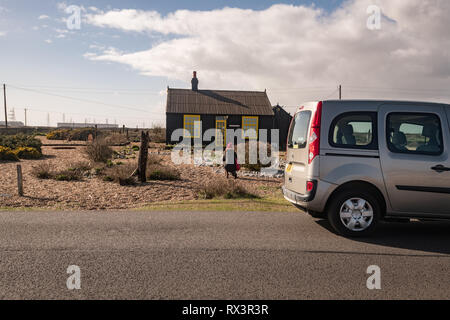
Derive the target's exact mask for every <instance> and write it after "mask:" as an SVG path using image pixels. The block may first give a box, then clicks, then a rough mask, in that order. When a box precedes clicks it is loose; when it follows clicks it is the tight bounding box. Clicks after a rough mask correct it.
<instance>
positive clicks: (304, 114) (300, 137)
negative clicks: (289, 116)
mask: <svg viewBox="0 0 450 320" xmlns="http://www.w3.org/2000/svg"><path fill="white" fill-rule="evenodd" d="M311 115H312V113H311V111H301V112H299V113H297V114H296V115H295V118H294V122H293V124H292V126H291V132H290V133H289V141H288V145H289V148H294V149H303V148H306V145H307V143H308V129H309V121H310V120H311Z"/></svg>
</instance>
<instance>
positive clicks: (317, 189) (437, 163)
mask: <svg viewBox="0 0 450 320" xmlns="http://www.w3.org/2000/svg"><path fill="white" fill-rule="evenodd" d="M449 127H450V105H447V104H437V103H422V102H405V101H356V100H348V101H346V100H337V101H335V100H333V101H319V102H310V103H306V104H304V105H303V106H302V107H300V108H299V109H298V111H297V113H296V114H295V116H294V119H293V120H292V124H291V128H290V130H289V136H288V150H287V166H286V178H285V179H286V180H285V184H284V186H283V193H284V196H285V198H286V199H287V200H288V201H290V202H292V203H293V204H294V205H295V206H297V207H298V208H300V209H303V210H305V211H307V212H308V213H309V214H311V215H312V216H313V217H327V218H328V220H329V222H330V224H331V225H332V227H333V229H335V230H336V232H337V233H339V234H341V235H344V236H349V237H354V236H363V235H367V234H369V233H370V232H372V231H373V230H374V229H375V227H376V225H377V224H378V222H379V221H380V220H386V221H389V220H395V221H398V220H408V219H411V218H416V219H450V158H449V151H450V129H449Z"/></svg>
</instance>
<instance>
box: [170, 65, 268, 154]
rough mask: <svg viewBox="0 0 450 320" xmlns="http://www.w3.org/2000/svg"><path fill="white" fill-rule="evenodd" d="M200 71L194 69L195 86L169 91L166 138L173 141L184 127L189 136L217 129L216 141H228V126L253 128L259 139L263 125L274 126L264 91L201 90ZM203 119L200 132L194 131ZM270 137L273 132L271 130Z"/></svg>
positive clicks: (192, 136) (193, 80)
mask: <svg viewBox="0 0 450 320" xmlns="http://www.w3.org/2000/svg"><path fill="white" fill-rule="evenodd" d="M198 84H199V81H198V79H197V73H196V72H194V77H193V79H192V89H172V88H169V89H168V92H167V106H166V142H167V143H168V144H170V143H178V142H179V141H173V140H172V139H171V138H172V133H173V132H174V131H175V130H176V129H179V128H184V129H185V130H186V131H187V132H188V133H189V136H188V137H184V138H191V139H193V138H198V137H200V136H203V134H204V133H205V131H206V130H208V129H215V130H216V138H217V137H220V139H216V140H215V141H216V144H217V145H225V144H226V141H224V140H226V139H225V137H226V131H227V130H229V129H234V130H237V129H242V130H243V131H244V132H249V131H247V130H254V131H253V132H255V133H256V136H254V137H250V139H258V140H259V138H260V137H259V135H258V131H259V130H260V129H267V130H270V129H272V128H273V118H274V112H273V110H272V105H271V103H270V101H269V98H268V97H267V93H266V92H265V91H230V90H199V89H198ZM196 122H201V132H197V131H195V129H194V128H195V123H196ZM222 137H223V138H222ZM268 138H269V139H270V134H268Z"/></svg>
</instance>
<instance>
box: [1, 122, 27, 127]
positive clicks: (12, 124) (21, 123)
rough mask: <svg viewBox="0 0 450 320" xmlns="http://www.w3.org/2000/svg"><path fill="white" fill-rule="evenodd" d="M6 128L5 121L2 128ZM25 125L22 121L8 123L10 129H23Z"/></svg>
mask: <svg viewBox="0 0 450 320" xmlns="http://www.w3.org/2000/svg"><path fill="white" fill-rule="evenodd" d="M4 126H5V121H0V127H4ZM23 127H25V124H24V123H23V122H22V121H8V128H23Z"/></svg>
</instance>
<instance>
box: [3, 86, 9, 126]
mask: <svg viewBox="0 0 450 320" xmlns="http://www.w3.org/2000/svg"><path fill="white" fill-rule="evenodd" d="M3 98H4V100H3V102H4V104H5V128H6V129H8V111H7V110H6V84H3Z"/></svg>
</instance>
